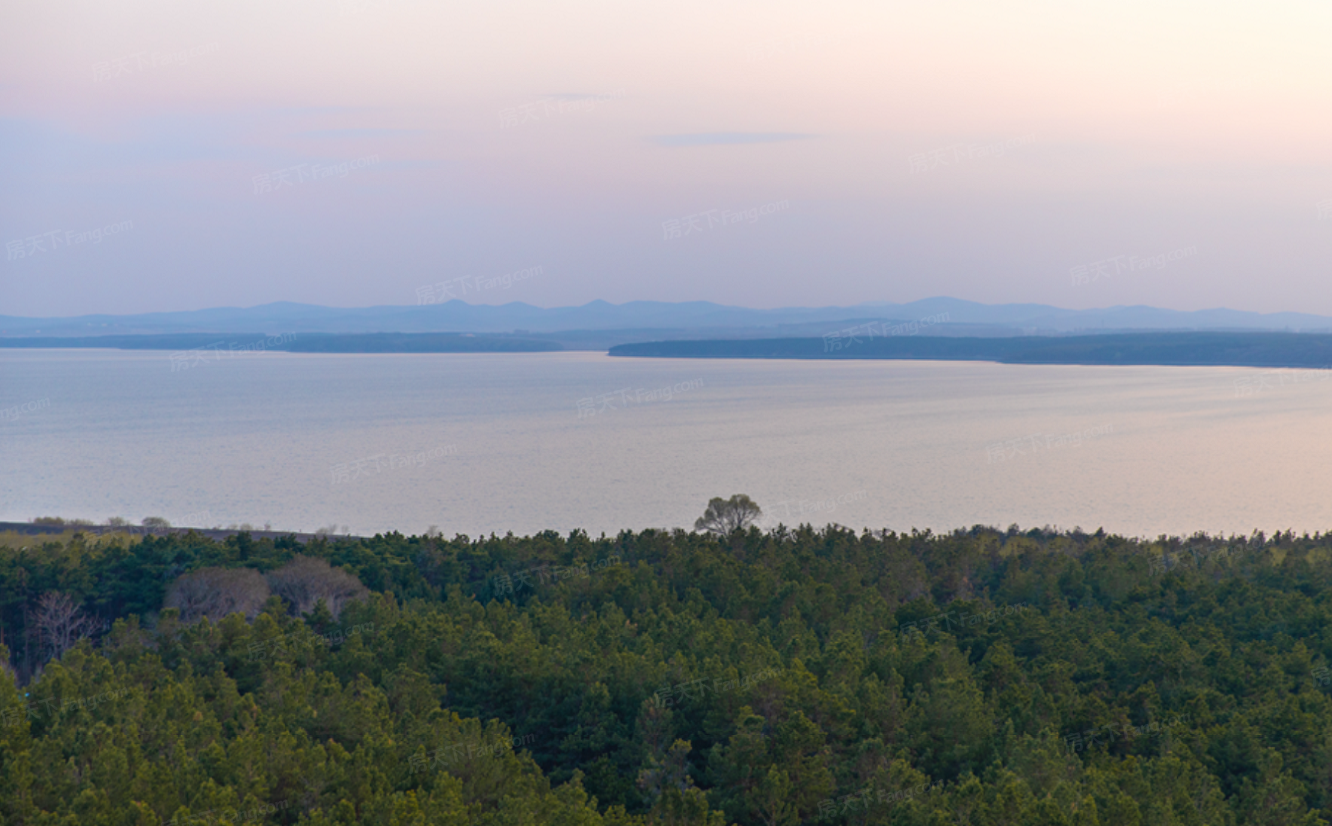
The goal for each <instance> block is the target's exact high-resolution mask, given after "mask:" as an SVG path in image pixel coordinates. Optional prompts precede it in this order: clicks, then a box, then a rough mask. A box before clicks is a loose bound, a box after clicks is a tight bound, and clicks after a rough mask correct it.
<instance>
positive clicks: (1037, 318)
mask: <svg viewBox="0 0 1332 826" xmlns="http://www.w3.org/2000/svg"><path fill="white" fill-rule="evenodd" d="M922 319H927V321H925V322H923V323H922V322H921V320H922ZM870 321H891V322H895V323H905V322H912V321H915V322H918V324H919V334H921V335H936V336H938V335H943V336H1016V335H1028V336H1030V335H1069V334H1087V333H1102V334H1104V333H1111V332H1128V331H1135V330H1266V331H1290V332H1332V317H1328V316H1318V315H1309V314H1305V313H1289V312H1286V313H1269V314H1261V313H1252V312H1243V311H1239V310H1227V309H1215V310H1198V311H1193V312H1180V311H1176V310H1163V309H1159V308H1156V307H1145V306H1135V307H1110V308H1106V309H1098V310H1065V309H1061V308H1059V307H1051V306H1048V305H1043V304H979V303H976V302H974V301H963V300H960V299H956V298H927V299H923V300H920V301H913V302H910V303H907V304H892V303H871V304H858V305H855V306H852V307H813V308H806V307H788V308H782V309H775V310H754V309H749V308H745V307H730V306H726V305H722V304H713V303H711V302H707V301H690V302H681V303H669V302H660V301H631V302H629V303H627V304H610V303H607V302H605V301H592V302H589V303H587V304H584V305H582V306H579V307H552V308H549V309H546V308H541V307H534V306H532V305H530V304H523V303H520V302H513V303H510V304H502V305H488V304H468V303H466V302H464V301H460V300H456V299H455V300H453V301H449V302H446V303H442V304H425V305H417V306H381V307H365V308H360V309H346V308H338V307H321V306H318V305H313V304H294V303H290V302H277V303H273V304H264V305H261V306H258V307H246V308H236V307H220V308H216V309H208V310H191V311H184V312H167V313H145V314H139V315H87V316H77V317H72V318H21V317H16V316H0V337H7V338H13V337H29V336H43V337H46V336H62V337H71V336H102V335H143V334H165V333H237V332H247V333H248V332H251V331H260V332H263V333H266V334H278V333H426V332H440V333H444V332H456V333H506V334H516V335H520V336H525V337H528V336H530V337H534V338H547V339H550V340H558V341H560V342H562V343H563V344H564V345H565V346H572V347H576V348H581V347H586V348H587V349H602V348H604V347H608V346H612V345H614V344H619V343H627V342H631V341H644V340H664V339H697V338H713V339H715V338H776V337H794V336H820V335H823V334H825V333H832V332H835V331H836V330H837V329H839V328H841V327H847V326H853V325H855V324H860V323H865V322H870Z"/></svg>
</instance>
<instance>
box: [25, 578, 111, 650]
mask: <svg viewBox="0 0 1332 826" xmlns="http://www.w3.org/2000/svg"><path fill="white" fill-rule="evenodd" d="M32 627H33V629H34V631H35V632H36V634H37V639H38V640H40V641H41V644H42V648H43V649H44V650H45V653H46V654H47V655H48V656H49V657H50V658H51V659H56V660H58V659H60V657H61V656H62V655H63V654H64V653H65V652H66V651H68V650H69V649H71V648H73V647H74V643H76V642H78V641H79V640H81V639H83V638H84V637H87V636H89V635H91V634H92V632H93V631H95V630H97V621H96V620H94V619H93V618H92V617H89V616H87V615H85V614H84V613H83V609H82V608H81V607H79V604H78V603H77V602H75V601H74V600H73V598H71V597H70V596H69V594H62V593H60V592H59V591H49V592H47V593H45V594H42V597H41V599H39V600H37V610H36V611H34V612H33V618H32Z"/></svg>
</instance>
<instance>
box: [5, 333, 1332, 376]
mask: <svg viewBox="0 0 1332 826" xmlns="http://www.w3.org/2000/svg"><path fill="white" fill-rule="evenodd" d="M853 329H854V328H853ZM888 329H892V328H888ZM844 332H845V331H839V334H840V333H844ZM219 335H222V336H224V340H223V341H219V339H218V336H219ZM559 336H560V333H546V334H542V333H527V332H526V331H521V330H520V331H516V332H515V333H510V334H506V333H484V334H481V333H478V334H472V333H301V334H299V335H296V334H293V333H285V334H282V335H278V336H268V337H267V338H265V334H263V333H230V334H226V333H224V334H218V333H168V334H143V335H109V336H81V337H79V336H63V337H54V336H53V337H31V336H28V337H0V348H13V349H63V348H101V349H118V350H174V351H189V350H198V349H204V348H218V347H224V348H228V347H231V344H229V343H228V342H230V341H231V340H235V341H241V342H250V341H254V340H255V339H262V340H264V342H265V346H264V347H263V348H262V349H267V350H270V351H281V352H289V353H541V352H556V351H563V350H565V349H567V348H566V346H565V343H563V342H562V341H559V340H556V339H557V338H558V337H559ZM269 342H273V343H271V344H270V343H269ZM855 344H856V346H854V347H847V346H845V345H843V346H840V347H837V348H830V347H829V346H828V342H827V336H824V337H822V338H812V337H811V338H765V339H684V340H673V341H649V342H641V343H635V344H619V345H615V346H613V347H611V348H609V350H608V351H607V352H608V354H609V355H611V356H620V357H636V358H728V359H843V360H844V359H901V360H921V361H991V362H998V363H1001V364H1084V365H1112V364H1114V365H1159V366H1178V367H1269V368H1270V367H1301V368H1313V369H1332V335H1329V334H1326V333H1272V332H1216V331H1213V332H1199V331H1190V332H1145V333H1115V334H1108V335H1100V334H1097V335H1063V336H1007V337H993V338H982V337H962V336H937V335H936V336H927V335H884V336H880V337H877V338H876V337H871V338H867V339H864V340H860V339H856V341H855ZM249 349H256V348H254V347H253V346H252V345H251V346H250V348H249ZM574 349H581V348H577V347H575V348H574ZM598 349H599V348H598Z"/></svg>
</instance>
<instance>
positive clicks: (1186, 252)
mask: <svg viewBox="0 0 1332 826" xmlns="http://www.w3.org/2000/svg"><path fill="white" fill-rule="evenodd" d="M0 24H2V25H0V118H2V120H0V236H2V237H0V240H3V242H4V243H5V245H6V258H5V262H4V271H3V278H2V279H0V314H9V315H57V316H63V315H77V314H84V313H93V312H114V313H128V312H146V311H158V310H183V309H197V308H202V307H210V306H249V305H254V304H262V303H266V302H270V301H296V302H304V303H315V304H326V305H336V306H365V305H371V304H412V303H416V302H417V301H418V300H419V297H420V296H421V295H423V294H422V293H420V292H419V290H420V289H421V288H423V287H430V290H431V292H430V293H428V295H431V296H434V297H438V296H439V295H441V293H438V292H434V290H435V287H434V285H436V284H439V283H441V282H449V283H451V284H454V285H455V288H454V290H453V295H456V296H457V297H459V298H462V299H464V300H466V301H471V302H481V303H504V302H508V301H524V302H528V303H531V304H536V305H539V306H559V305H569V304H581V303H584V302H587V301H590V300H593V299H605V300H608V301H612V302H616V303H619V302H624V301H632V300H638V299H652V300H663V301H686V300H710V301H717V302H722V303H728V304H740V305H746V306H752V307H778V306H792V305H814V306H822V305H833V304H840V305H849V304H855V303H859V302H862V301H911V300H914V299H918V298H924V297H928V296H933V295H950V296H956V297H959V298H966V299H972V300H976V301H985V302H1041V303H1048V304H1055V305H1059V306H1064V307H1076V308H1085V307H1099V306H1110V305H1116V304H1151V305H1156V306H1163V307H1170V308H1174V309H1184V310H1188V309H1200V308H1206V307H1217V306H1229V307H1233V308H1236V309H1246V310H1258V311H1263V312H1270V311H1278V310H1301V311H1305V312H1315V313H1324V314H1329V315H1332V279H1329V275H1330V274H1332V273H1330V272H1329V269H1330V268H1329V263H1330V262H1332V174H1330V172H1332V166H1330V165H1332V94H1329V93H1330V92H1332V4H1329V3H1328V2H1326V0H1320V2H1265V3H1256V2H1249V3H1239V2H1233V0H1220V1H1219V2H1218V0H1210V2H1205V3H1204V2H1169V0H1167V1H1166V2H1162V0H1152V2H1136V1H1135V0H1129V1H1128V2H1126V1H1125V0H1115V2H1099V1H1098V2H1091V1H1090V0H1080V2H1076V3H1070V2H1066V1H1065V2H1018V1H1017V0H988V2H947V1H946V0H945V2H929V3H925V2H916V3H910V4H904V3H896V2H884V0H874V2H857V3H812V2H807V3H799V4H797V3H790V2H781V0H776V1H774V0H763V2H748V1H744V2H742V1H741V0H711V1H710V2H692V1H691V0H679V1H678V2H672V3H635V2H624V0H616V2H598V1H597V0H564V2H558V3H551V2H526V1H523V2H506V1H505V0H487V2H468V3H461V2H456V1H455V0H444V1H443V2H394V1H393V0H322V2H305V1H304V0H233V1H232V2H227V3H205V2H202V0H164V2H125V1H124V0H97V2H93V0H43V1H42V2H37V0H6V2H4V3H3V5H0ZM342 164H345V166H343V165H342ZM99 238H100V240H99ZM1177 251H1179V252H1177ZM1172 253H1173V254H1174V257H1173V260H1167V259H1168V258H1169V256H1170V254H1172ZM1162 256H1164V257H1162ZM1149 261H1150V262H1151V263H1150V264H1149V263H1147V262H1149ZM1098 262H1100V263H1098ZM533 267H541V270H540V273H539V274H538V275H535V276H533V277H530V278H526V279H523V280H520V281H512V282H511V286H510V287H508V288H507V289H506V288H503V287H500V286H496V287H493V288H489V289H482V290H480V291H477V290H476V289H475V287H476V284H477V282H476V281H475V280H472V281H465V282H457V281H453V279H458V278H463V277H466V276H471V277H473V278H476V277H494V276H500V275H503V274H506V273H512V272H514V271H517V270H526V269H529V268H533ZM1078 267H1086V269H1077V270H1075V268H1078ZM1075 273H1079V274H1087V275H1090V274H1093V273H1095V274H1097V276H1098V277H1096V278H1095V279H1091V278H1090V277H1088V278H1084V279H1082V280H1083V281H1084V282H1086V283H1074V281H1075V280H1077V278H1076V277H1075ZM461 285H470V286H469V287H468V290H467V293H466V294H463V292H462V288H461Z"/></svg>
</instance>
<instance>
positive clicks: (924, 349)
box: [609, 332, 1332, 369]
mask: <svg viewBox="0 0 1332 826" xmlns="http://www.w3.org/2000/svg"><path fill="white" fill-rule="evenodd" d="M609 354H610V355H612V356H621V357H637V358H730V359H840V360H845V359H901V360H921V361H992V362H998V363H1001V364H1083V365H1112V364H1113V365H1159V366H1177V367H1305V368H1319V369H1329V368H1332V335H1326V334H1316V333H1266V332H1262V333H1249V332H1242V333H1232V332H1171V333H1123V334H1115V335H1070V336H1013V337H1007V338H964V337H960V336H890V337H881V338H878V339H870V340H866V341H863V342H861V343H859V344H858V345H857V346H856V347H854V348H839V349H835V350H829V349H828V348H827V347H826V345H825V342H824V340H823V339H822V338H770V339H724V340H723V339H716V340H706V341H654V342H646V343H643V344H621V345H618V346H615V347H612V348H610V351H609Z"/></svg>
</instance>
